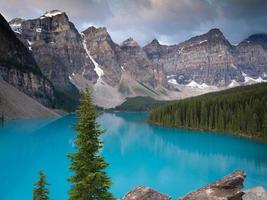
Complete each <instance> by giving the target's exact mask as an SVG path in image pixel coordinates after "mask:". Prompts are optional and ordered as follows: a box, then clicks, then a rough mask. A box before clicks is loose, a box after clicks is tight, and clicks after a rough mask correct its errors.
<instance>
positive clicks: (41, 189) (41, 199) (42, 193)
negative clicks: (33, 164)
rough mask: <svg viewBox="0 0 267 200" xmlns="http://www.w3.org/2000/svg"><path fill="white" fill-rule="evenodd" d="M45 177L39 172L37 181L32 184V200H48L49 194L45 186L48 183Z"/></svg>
mask: <svg viewBox="0 0 267 200" xmlns="http://www.w3.org/2000/svg"><path fill="white" fill-rule="evenodd" d="M45 179H46V177H45V174H44V172H42V171H40V172H39V180H38V181H37V182H36V183H35V184H34V188H33V200H48V199H49V192H48V189H47V188H46V186H47V185H48V183H47V182H46V180H45Z"/></svg>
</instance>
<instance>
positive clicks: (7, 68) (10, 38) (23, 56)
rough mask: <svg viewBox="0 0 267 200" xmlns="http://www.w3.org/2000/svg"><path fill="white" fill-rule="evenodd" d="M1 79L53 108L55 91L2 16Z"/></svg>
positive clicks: (0, 40)
mask: <svg viewBox="0 0 267 200" xmlns="http://www.w3.org/2000/svg"><path fill="white" fill-rule="evenodd" d="M0 27H1V29H0V43H1V45H0V79H3V80H4V81H5V82H7V83H9V84H10V85H12V86H14V87H15V88H17V89H19V90H20V91H22V92H24V93H25V94H27V95H29V96H30V97H32V98H34V99H36V100H37V101H39V102H40V103H42V104H43V105H46V106H52V103H53V100H54V89H53V85H52V84H51V83H50V81H49V80H48V79H47V78H45V77H44V75H43V74H42V73H41V71H40V69H39V67H38V65H37V63H36V62H35V59H34V58H33V56H32V54H31V53H30V52H29V50H28V49H27V48H26V47H25V46H24V45H23V43H21V42H20V41H19V40H18V39H17V37H16V35H15V34H14V32H13V31H12V30H11V28H10V27H9V24H8V23H7V21H6V20H5V19H4V17H3V16H2V15H0Z"/></svg>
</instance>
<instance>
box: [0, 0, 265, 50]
mask: <svg viewBox="0 0 267 200" xmlns="http://www.w3.org/2000/svg"><path fill="white" fill-rule="evenodd" d="M18 8H19V9H18ZM52 9H59V10H62V11H65V12H66V13H67V14H68V16H69V18H70V20H71V21H73V22H74V23H75V25H76V26H77V28H78V29H79V30H80V31H82V30H84V29H86V28H87V26H89V25H96V26H106V27H107V28H108V30H109V32H110V34H111V36H112V38H113V39H114V40H115V41H116V42H118V43H121V42H122V41H123V40H124V39H126V38H127V37H130V36H132V37H134V38H135V39H136V40H137V41H138V42H139V43H140V44H141V45H144V44H146V43H147V42H150V41H151V40H152V39H153V38H158V39H159V40H160V41H162V42H164V43H178V42H181V41H183V40H186V39H189V38H190V37H192V36H195V35H198V34H202V33H204V32H207V31H208V30H209V29H211V28H214V27H218V28H220V29H221V30H222V32H223V33H224V34H225V35H226V37H227V38H228V39H229V40H230V41H231V42H232V43H237V42H240V41H241V40H242V39H244V38H245V37H247V36H249V35H250V34H253V33H256V32H267V12H266V10H267V1H266V0H223V1H222V0H197V1H196V0H75V1H74V0H46V1H44V0H1V2H0V12H1V13H2V14H3V15H4V16H5V17H6V18H8V19H9V20H10V19H11V18H14V17H22V18H36V17H38V16H40V15H41V14H43V13H44V12H45V11H46V10H52Z"/></svg>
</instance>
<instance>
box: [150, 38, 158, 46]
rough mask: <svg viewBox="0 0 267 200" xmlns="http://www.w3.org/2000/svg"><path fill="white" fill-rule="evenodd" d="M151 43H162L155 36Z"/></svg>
mask: <svg viewBox="0 0 267 200" xmlns="http://www.w3.org/2000/svg"><path fill="white" fill-rule="evenodd" d="M150 44H153V45H160V43H159V41H158V40H157V39H156V38H154V39H153V40H152V41H151V43H150Z"/></svg>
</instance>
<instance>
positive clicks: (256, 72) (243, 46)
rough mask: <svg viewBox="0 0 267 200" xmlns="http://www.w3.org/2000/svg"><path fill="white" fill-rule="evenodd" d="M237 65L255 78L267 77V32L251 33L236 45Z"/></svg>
mask: <svg viewBox="0 0 267 200" xmlns="http://www.w3.org/2000/svg"><path fill="white" fill-rule="evenodd" d="M236 50H237V66H240V68H242V70H243V72H244V73H246V74H247V75H249V76H251V77H253V78H255V79H256V78H259V77H261V78H262V79H266V78H267V34H255V35H251V36H250V37H248V38H247V39H245V40H244V41H242V42H241V43H240V44H238V45H237V47H236Z"/></svg>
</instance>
